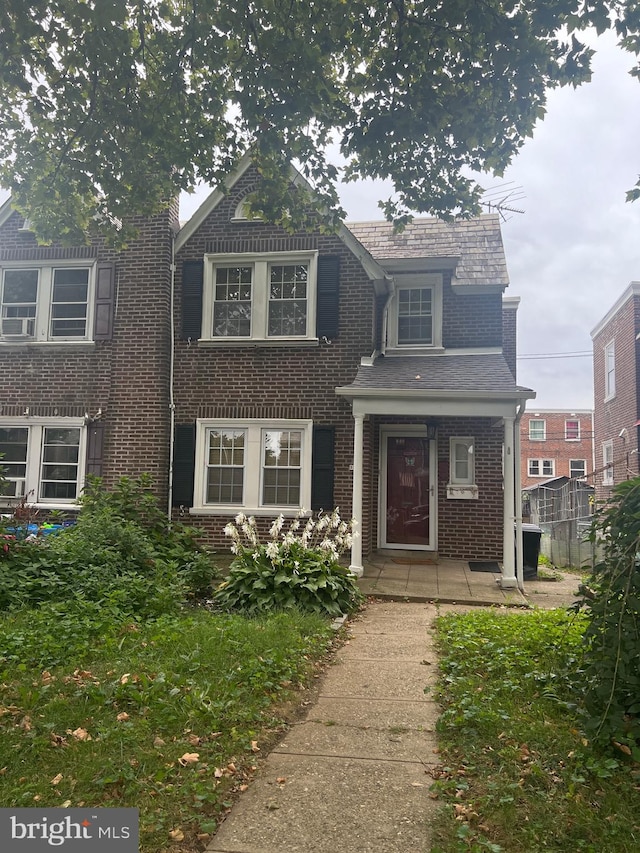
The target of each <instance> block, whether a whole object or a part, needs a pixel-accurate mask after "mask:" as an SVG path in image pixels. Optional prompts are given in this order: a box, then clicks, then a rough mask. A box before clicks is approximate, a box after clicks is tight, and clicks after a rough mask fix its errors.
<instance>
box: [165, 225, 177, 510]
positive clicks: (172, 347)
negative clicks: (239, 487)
mask: <svg viewBox="0 0 640 853" xmlns="http://www.w3.org/2000/svg"><path fill="white" fill-rule="evenodd" d="M175 288H176V235H175V234H172V235H171V287H170V296H169V298H170V300H171V304H170V307H169V322H170V324H171V328H170V334H169V341H170V343H169V482H168V489H167V492H168V495H169V498H168V505H167V516H168V518H169V521H171V509H172V504H173V455H174V449H175V448H174V444H175V438H174V434H175V423H176V407H175V402H174V396H173V383H174V371H175V360H176V344H175V307H174V304H175V300H174V297H175Z"/></svg>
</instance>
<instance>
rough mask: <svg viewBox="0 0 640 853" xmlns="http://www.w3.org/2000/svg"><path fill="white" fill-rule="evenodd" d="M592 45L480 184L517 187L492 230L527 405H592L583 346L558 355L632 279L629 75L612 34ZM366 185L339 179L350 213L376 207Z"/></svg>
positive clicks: (633, 173) (639, 239)
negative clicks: (504, 163) (578, 76)
mask: <svg viewBox="0 0 640 853" xmlns="http://www.w3.org/2000/svg"><path fill="white" fill-rule="evenodd" d="M594 46H596V47H597V54H596V57H595V59H594V63H593V68H594V73H593V78H592V80H591V82H590V83H587V84H585V85H584V86H582V87H581V88H579V89H577V90H574V89H562V90H556V91H554V92H551V93H550V95H549V100H548V111H547V116H546V118H545V120H544V121H543V122H541V123H540V124H539V125H538V127H537V129H536V132H535V134H534V136H533V138H532V139H531V140H529V141H528V142H527V143H526V144H525V146H524V147H523V149H522V150H521V152H520V154H519V155H518V157H517V158H516V159H515V160H514V162H513V165H512V166H511V167H510V168H509V170H508V171H507V172H506V174H505V176H504V178H502V179H488V180H487V181H486V182H484V183H483V185H484V186H487V187H489V188H494V193H495V188H497V187H501V186H505V185H507V186H506V189H507V190H508V189H512V190H514V191H517V192H518V194H519V195H522V196H523V198H522V199H521V200H520V201H517V202H514V206H515V207H517V208H519V209H522V210H524V213H523V214H513V215H510V214H506V216H508V217H510V218H508V219H507V221H505V222H504V223H503V226H502V233H503V240H504V244H505V249H506V254H507V263H508V267H509V276H510V280H511V285H510V287H509V289H508V291H507V295H510V296H519V297H521V303H520V309H519V314H518V316H519V321H518V336H519V338H518V350H519V354H520V360H519V362H518V371H519V374H518V381H519V383H520V384H521V385H525V386H527V387H529V388H533V389H534V390H535V391H536V392H537V398H536V400H535V401H534V402H532V403H530V404H529V406H528V408H529V409H530V410H535V408H541V409H542V408H563V409H567V408H568V409H573V408H576V409H582V408H591V407H592V406H593V380H592V375H593V370H592V356H591V355H588V356H586V357H585V356H577V357H571V356H562V357H558V356H557V354H560V353H576V352H582V353H584V352H587V351H588V352H589V353H591V352H592V343H591V336H590V333H591V330H592V329H593V328H594V326H595V325H596V324H597V323H598V322H599V320H600V319H601V318H602V317H603V316H604V315H605V314H606V313H607V311H608V310H609V309H610V308H611V306H612V305H613V304H614V302H615V301H616V300H617V299H618V297H619V296H620V295H621V294H622V292H623V291H624V290H625V288H626V287H627V286H628V285H629V283H630V282H631V281H634V280H638V281H640V201H638V202H635V203H634V204H629V203H627V202H626V201H625V193H626V191H627V190H629V189H631V188H632V187H633V186H634V184H635V182H636V180H637V178H638V174H639V173H640V145H639V144H638V141H639V140H640V82H638V80H637V79H635V78H632V77H630V76H629V74H628V70H629V69H630V68H631V67H632V65H633V61H632V57H631V55H630V54H628V53H626V52H624V51H622V50H620V49H618V48H617V47H616V45H615V41H614V39H612V38H611V37H604V38H601V39H599V40H598V41H597V42H596V41H594ZM376 189H377V188H376V187H374V186H365V187H361V188H360V189H359V191H357V190H355V189H354V188H352V187H349V188H346V189H345V193H344V205H345V207H346V209H347V212H348V214H349V218H350V219H352V220H359V219H372V218H377V217H378V212H377V210H376V206H375V205H376V199H377V198H378V196H377V195H376ZM528 355H536V356H539V355H544V356H546V358H542V359H539V358H535V359H532V358H527V356H528Z"/></svg>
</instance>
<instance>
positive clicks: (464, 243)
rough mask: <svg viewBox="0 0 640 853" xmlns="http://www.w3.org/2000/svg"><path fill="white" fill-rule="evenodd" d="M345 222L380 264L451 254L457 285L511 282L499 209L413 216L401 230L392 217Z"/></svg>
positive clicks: (443, 257)
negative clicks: (452, 217)
mask: <svg viewBox="0 0 640 853" xmlns="http://www.w3.org/2000/svg"><path fill="white" fill-rule="evenodd" d="M347 228H348V229H349V231H351V233H352V234H353V235H354V236H355V237H356V238H357V239H358V240H359V241H360V243H361V244H362V245H363V246H364V247H365V249H366V250H367V251H368V252H369V254H370V255H372V257H373V258H375V259H376V260H377V261H378V262H379V263H380V264H381V265H382V266H385V267H392V266H393V261H403V260H406V259H416V260H418V259H420V258H424V259H429V260H435V259H439V258H442V259H443V260H444V259H451V260H455V261H456V268H455V279H454V281H455V284H457V285H462V286H469V285H472V286H482V285H489V284H493V285H496V284H497V285H501V286H503V287H506V286H507V285H508V284H509V276H508V273H507V263H506V259H505V255H504V247H503V245H502V235H501V233H500V218H499V216H498V215H497V214H494V213H487V214H484V215H482V216H478V217H477V218H475V219H459V220H456V221H454V222H443V221H442V220H440V219H434V218H430V219H414V220H413V222H411V223H410V224H409V225H407V227H406V228H405V229H404V231H402V232H401V233H395V232H394V230H393V225H392V223H390V222H350V223H347Z"/></svg>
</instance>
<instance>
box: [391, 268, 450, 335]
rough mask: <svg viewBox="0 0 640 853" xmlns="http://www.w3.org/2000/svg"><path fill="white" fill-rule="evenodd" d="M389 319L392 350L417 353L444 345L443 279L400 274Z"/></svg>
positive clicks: (440, 277)
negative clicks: (417, 351) (414, 351)
mask: <svg viewBox="0 0 640 853" xmlns="http://www.w3.org/2000/svg"><path fill="white" fill-rule="evenodd" d="M395 283H396V290H395V294H394V297H393V300H392V302H391V307H390V310H389V315H388V332H387V343H388V346H389V347H391V348H396V347H397V348H398V349H402V350H416V349H425V348H433V347H440V346H441V344H442V276H440V275H434V274H414V273H411V274H406V273H398V274H397V275H396V277H395Z"/></svg>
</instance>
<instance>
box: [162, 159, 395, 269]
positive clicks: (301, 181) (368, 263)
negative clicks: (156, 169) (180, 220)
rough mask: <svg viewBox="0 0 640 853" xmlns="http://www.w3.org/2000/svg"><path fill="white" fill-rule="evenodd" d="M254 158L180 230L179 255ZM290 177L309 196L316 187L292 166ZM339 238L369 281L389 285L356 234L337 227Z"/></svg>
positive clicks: (177, 243)
mask: <svg viewBox="0 0 640 853" xmlns="http://www.w3.org/2000/svg"><path fill="white" fill-rule="evenodd" d="M252 162H253V160H252V158H251V154H250V153H248V154H245V155H244V157H242V159H241V160H240V162H239V163H238V166H237V167H236V169H235V170H234V172H232V173H231V175H230V176H229V178H228V179H227V181H226V182H225V185H224V187H223V188H220V187H219V188H217V189H215V190H213V192H211V194H210V195H209V196H207V198H206V199H205V200H204V202H203V203H202V204H201V205H200V207H199V208H198V209H197V210H196V212H195V213H194V214H193V216H192V217H191V219H189V221H188V222H186V223H185V224H184V225H183V227H182V228H181V229H180V231H179V232H178V234H177V236H176V251H179V250H180V249H181V248H182V246H184V244H185V243H186V242H187V240H189V238H190V237H192V236H193V234H195V232H196V231H197V230H198V228H200V226H201V225H202V223H203V222H204V221H205V219H206V218H207V217H208V216H209V214H210V213H212V212H213V211H214V210H215V208H216V207H217V206H218V205H219V204H220V202H221V201H222V200H223V199H224V198H225V197H226V196H227V194H228V192H229V190H231V189H232V188H233V186H234V184H236V183H237V181H239V180H240V178H241V177H242V176H243V175H244V173H245V172H246V171H247V169H249V168H250V167H251V165H252ZM289 168H290V176H291V181H292V183H294V184H296V185H298V186H304V187H305V188H306V189H308V190H309V191H310V192H313V187H312V186H311V185H310V184H309V182H308V181H307V180H306V178H305V177H304V176H303V175H302V174H300V172H299V171H298V170H297V169H296V168H295V167H294V166H293V165H291V166H290V167H289ZM337 236H338V237H339V238H340V240H342V242H343V243H344V244H345V245H346V246H347V248H348V249H350V250H351V252H352V253H353V254H354V255H355V256H356V257H357V258H358V260H359V261H360V263H361V264H362V266H363V268H364V270H365V272H366V273H367V275H368V276H369V278H370V279H371V280H372V281H374V282H378V283H379V284H382V282H386V281H387V279H388V278H389V276H388V274H387V273H386V272H385V270H384V269H383V268H382V267H381V266H380V264H378V262H377V261H376V260H374V258H373V256H372V255H371V253H370V252H369V251H368V249H367V248H365V246H363V245H362V243H361V242H360V241H359V240H358V239H357V238H356V237H355V236H354V234H353V232H352V231H350V230H349V229H348V228H347V227H346V226H345V225H340V226H339V227H338V231H337Z"/></svg>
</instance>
